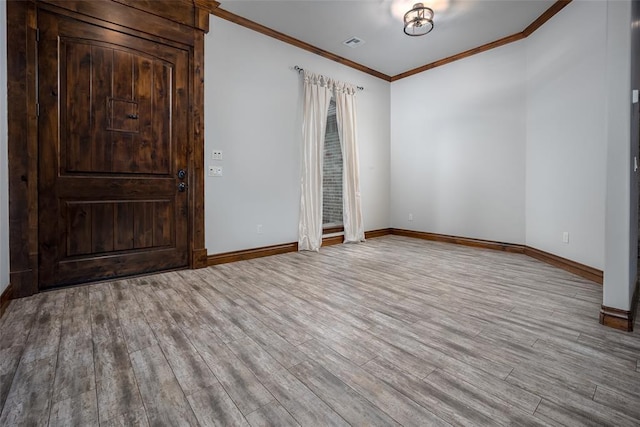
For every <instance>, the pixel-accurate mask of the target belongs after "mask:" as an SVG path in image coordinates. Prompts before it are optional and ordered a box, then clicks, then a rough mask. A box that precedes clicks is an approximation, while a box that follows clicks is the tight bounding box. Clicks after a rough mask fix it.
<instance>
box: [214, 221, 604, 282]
mask: <svg viewBox="0 0 640 427" xmlns="http://www.w3.org/2000/svg"><path fill="white" fill-rule="evenodd" d="M388 234H393V235H396V236H405V237H413V238H416V239H422V240H431V241H434V242H445V243H453V244H456V245H463V246H472V247H475V248H483V249H492V250H497V251H503V252H512V253H519V254H525V255H528V256H530V257H532V258H535V259H537V260H539V261H542V262H545V263H547V264H551V265H553V266H555V267H558V268H561V269H563V270H565V271H568V272H570V273H573V274H576V275H578V276H580V277H582V278H585V279H588V280H591V281H593V282H596V283H599V284H602V280H603V273H602V270H598V269H595V268H593V267H589V266H587V265H584V264H580V263H579V262H575V261H571V260H570V259H566V258H562V257H559V256H557V255H553V254H550V253H548V252H544V251H541V250H539V249H535V248H531V247H529V246H524V245H516V244H513V243H503V242H495V241H491V240H481V239H472V238H469V237H458V236H449V235H446V234H437V233H427V232H424V231H413V230H403V229H400V228H382V229H379V230H372V231H367V232H365V238H367V239H373V238H376V237H381V236H386V235H388ZM342 240H343V236H333V237H327V238H324V239H322V246H331V245H337V244H340V243H342ZM297 250H298V244H297V243H295V242H294V243H284V244H281V245H274V246H265V247H262V248H254V249H246V250H241V251H235V252H226V253H222V254H216V255H209V256H208V257H207V265H217V264H225V263H228V262H235V261H242V260H247V259H253V258H261V257H265V256H271V255H277V254H283V253H287V252H296V251H297Z"/></svg>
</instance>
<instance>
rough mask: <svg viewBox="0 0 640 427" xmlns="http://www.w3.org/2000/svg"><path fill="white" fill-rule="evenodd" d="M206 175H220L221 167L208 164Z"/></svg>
mask: <svg viewBox="0 0 640 427" xmlns="http://www.w3.org/2000/svg"><path fill="white" fill-rule="evenodd" d="M207 175H209V176H222V167H221V166H213V165H209V167H208V168H207Z"/></svg>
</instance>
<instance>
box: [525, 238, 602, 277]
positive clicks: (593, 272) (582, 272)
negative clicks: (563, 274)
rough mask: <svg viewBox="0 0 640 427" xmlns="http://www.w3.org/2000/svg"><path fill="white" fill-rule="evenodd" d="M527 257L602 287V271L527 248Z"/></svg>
mask: <svg viewBox="0 0 640 427" xmlns="http://www.w3.org/2000/svg"><path fill="white" fill-rule="evenodd" d="M524 253H525V255H528V256H530V257H532V258H535V259H537V260H539V261H542V262H545V263H547V264H551V265H553V266H556V267H558V268H561V269H563V270H565V271H568V272H570V273H573V274H576V275H578V276H580V277H582V278H584V279H587V280H591V281H593V282H596V283H598V284H600V285H602V282H603V277H604V274H603V272H602V270H598V269H597V268H593V267H589V266H588V265H584V264H580V263H579V262H575V261H571V260H570V259H566V258H562V257H559V256H557V255H554V254H550V253H548V252H544V251H541V250H540V249H536V248H532V247H529V246H525V249H524Z"/></svg>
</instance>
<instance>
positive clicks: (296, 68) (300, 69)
mask: <svg viewBox="0 0 640 427" xmlns="http://www.w3.org/2000/svg"><path fill="white" fill-rule="evenodd" d="M293 69H294V70H296V71H297V72H298V74H300V73H301V72H303V71H304V68H300V67H298V66H297V65H295V66H294V67H293ZM356 88H358V90H364V86H356Z"/></svg>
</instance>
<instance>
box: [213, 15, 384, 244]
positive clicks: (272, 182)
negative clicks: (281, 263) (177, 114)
mask: <svg viewBox="0 0 640 427" xmlns="http://www.w3.org/2000/svg"><path fill="white" fill-rule="evenodd" d="M205 58H206V66H205V72H206V76H205V79H206V83H205V88H206V89H205V90H206V92H205V119H206V121H205V166H206V165H217V166H222V168H223V176H222V177H221V178H209V177H207V178H206V183H205V218H206V246H207V250H208V253H209V254H216V253H223V252H228V251H234V250H241V249H247V248H256V247H261V246H268V245H274V244H280V243H290V242H295V241H297V240H298V231H297V230H298V215H299V214H298V210H299V203H300V190H299V186H300V144H301V126H302V125H301V113H300V111H301V103H300V102H301V101H300V96H301V93H302V90H301V89H302V88H301V82H300V77H299V75H298V73H296V72H295V71H293V69H292V67H293V66H294V65H299V66H300V67H303V68H306V69H309V70H311V71H313V72H316V73H322V74H326V75H329V76H331V77H333V78H336V79H339V80H343V81H347V82H351V83H354V84H357V85H360V86H364V87H365V90H364V91H362V92H359V93H358V95H357V99H358V104H357V105H358V126H359V130H358V138H359V146H360V168H361V171H360V173H361V194H362V204H363V217H364V223H365V230H375V229H380V228H387V227H389V83H388V82H385V81H383V80H380V79H377V78H375V77H372V76H369V75H367V74H364V73H361V72H359V71H356V70H353V69H351V68H348V67H345V66H342V65H340V64H338V63H336V62H333V61H329V60H327V59H324V58H322V57H320V56H317V55H314V54H312V53H309V52H306V51H304V50H301V49H298V48H296V47H293V46H291V45H288V44H285V43H282V42H280V41H277V40H275V39H272V38H269V37H266V36H264V35H261V34H259V33H256V32H254V31H251V30H248V29H246V28H243V27H240V26H238V25H235V24H233V23H230V22H227V21H224V20H222V19H219V18H216V17H211V31H210V32H209V34H208V35H207V36H206V40H205ZM214 149H220V150H222V151H223V160H222V161H212V160H211V151H212V150H214ZM258 224H262V229H263V232H262V233H261V234H258V233H257V232H256V227H257V225H258Z"/></svg>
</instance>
